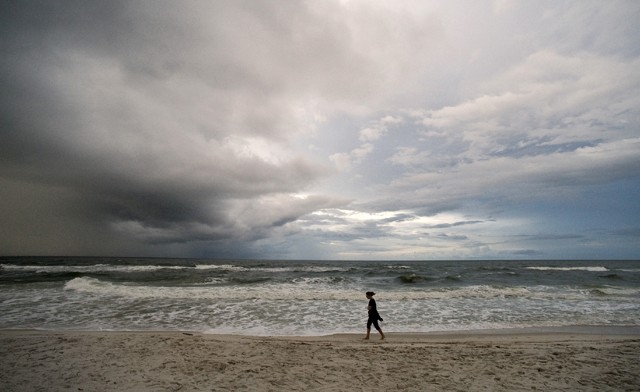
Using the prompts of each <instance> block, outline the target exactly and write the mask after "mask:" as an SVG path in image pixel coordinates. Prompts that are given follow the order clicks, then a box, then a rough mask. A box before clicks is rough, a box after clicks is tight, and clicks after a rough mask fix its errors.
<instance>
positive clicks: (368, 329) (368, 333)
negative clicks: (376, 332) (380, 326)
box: [364, 328, 371, 340]
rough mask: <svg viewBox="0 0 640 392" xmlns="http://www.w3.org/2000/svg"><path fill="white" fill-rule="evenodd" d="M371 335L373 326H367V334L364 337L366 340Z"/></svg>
mask: <svg viewBox="0 0 640 392" xmlns="http://www.w3.org/2000/svg"><path fill="white" fill-rule="evenodd" d="M369 335H371V328H367V336H366V337H365V338H364V340H369Z"/></svg>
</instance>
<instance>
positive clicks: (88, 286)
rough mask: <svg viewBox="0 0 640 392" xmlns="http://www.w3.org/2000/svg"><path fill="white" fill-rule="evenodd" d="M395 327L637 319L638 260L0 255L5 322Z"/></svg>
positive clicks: (227, 329)
mask: <svg viewBox="0 0 640 392" xmlns="http://www.w3.org/2000/svg"><path fill="white" fill-rule="evenodd" d="M366 291H375V292H376V295H375V297H374V298H375V299H376V300H377V304H378V310H379V312H380V314H381V316H382V317H383V318H384V322H382V326H383V328H384V330H385V331H387V332H430V331H460V330H478V329H495V328H522V327H561V326H577V325H579V326H640V262H638V261H514V260H505V261H480V260H477V261H476V260H473V261H277V260H275V261H274V260H271V261H266V260H242V261H237V260H216V261H212V260H195V259H140V258H127V259H116V258H33V257H21V258H15V257H14V258H12V257H4V258H0V329H8V328H36V329H47V330H126V331H132V330H133V331H138V330H142V331H149V330H154V331H159V330H160V331H173V330H181V331H199V332H205V333H234V334H250V335H326V334H332V333H353V332H362V331H363V330H364V326H365V323H366V319H367V310H366V306H367V302H368V301H367V299H366V298H365V292H366Z"/></svg>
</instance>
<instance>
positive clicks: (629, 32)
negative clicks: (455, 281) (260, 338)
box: [0, 0, 640, 260]
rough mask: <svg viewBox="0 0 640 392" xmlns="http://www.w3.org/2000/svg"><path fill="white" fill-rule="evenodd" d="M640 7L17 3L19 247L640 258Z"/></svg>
mask: <svg viewBox="0 0 640 392" xmlns="http://www.w3.org/2000/svg"><path fill="white" fill-rule="evenodd" d="M638 20H640V2H638V1H635V0H629V1H616V0H608V1H602V0H596V1H591V0H575V1H563V0H552V1H545V0H536V1H533V0H531V1H526V0H522V1H515V0H514V1H511V0H494V1H485V0H478V1H475V0H474V1H471V0H469V1H422V0H421V1H398V0H390V1H377V0H362V1H357V0H318V1H316V0H312V1H311V0H310V1H302V0H301V1H255V0H251V1H243V0H229V1H224V0H222V1H190V0H186V1H156V0H153V1H151V0H149V1H130V0H127V1H118V0H113V1H91V0H82V1H53V0H46V1H30V0H24V1H15V2H14V1H11V2H9V1H3V2H2V3H1V5H0V55H1V58H2V60H1V61H0V86H1V87H2V88H1V89H0V121H1V124H0V200H1V203H0V255H43V256H46V255H65V256H83V255H84V256H119V257H123V256H135V257H142V256H149V257H196V258H251V259H261V258H264V259H371V260H374V259H386V260H396V259H398V260H414V259H416V260H434V259H616V258H621V259H640V202H639V200H640V40H639V39H638V37H640V24H639V23H638Z"/></svg>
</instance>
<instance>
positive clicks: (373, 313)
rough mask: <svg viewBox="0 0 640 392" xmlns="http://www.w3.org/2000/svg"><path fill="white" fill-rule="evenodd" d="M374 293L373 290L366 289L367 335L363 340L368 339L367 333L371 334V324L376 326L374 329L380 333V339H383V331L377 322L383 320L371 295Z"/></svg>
mask: <svg viewBox="0 0 640 392" xmlns="http://www.w3.org/2000/svg"><path fill="white" fill-rule="evenodd" d="M374 295H376V293H374V292H373V291H367V299H368V300H369V306H367V310H368V311H369V318H368V319H367V336H366V337H365V338H364V340H369V335H370V334H371V324H373V326H374V327H375V328H376V330H377V331H378V332H379V333H380V340H384V332H382V328H380V325H379V324H378V320H380V321H383V320H382V317H380V313H378V307H377V305H376V300H375V299H373V296H374Z"/></svg>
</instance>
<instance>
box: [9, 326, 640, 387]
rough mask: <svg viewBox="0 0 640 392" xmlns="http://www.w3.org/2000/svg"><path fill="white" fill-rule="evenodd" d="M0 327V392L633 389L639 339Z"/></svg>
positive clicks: (637, 382) (637, 380) (639, 380)
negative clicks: (259, 334) (381, 338)
mask: <svg viewBox="0 0 640 392" xmlns="http://www.w3.org/2000/svg"><path fill="white" fill-rule="evenodd" d="M361 338H362V336H361V335H332V336H324V337H309V338H307V337H304V338H303V337H295V338H292V337H287V338H281V337H279V338H276V337H248V336H232V335H203V334H186V333H180V332H170V333H167V332H144V333H135V332H43V331H0V389H2V390H3V391H365V390H366V391H372V390H378V391H480V390H482V391H521V390H537V391H595V390H597V391H607V390H610V391H638V390H640V335H637V334H633V335H621V334H587V333H495V334H492V333H480V334H455V335H452V334H393V333H390V334H388V338H387V340H385V341H379V340H378V336H377V335H376V336H374V335H373V334H372V340H370V341H368V342H365V341H362V340H361Z"/></svg>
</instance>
